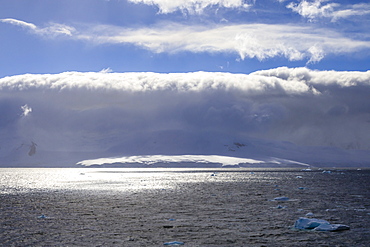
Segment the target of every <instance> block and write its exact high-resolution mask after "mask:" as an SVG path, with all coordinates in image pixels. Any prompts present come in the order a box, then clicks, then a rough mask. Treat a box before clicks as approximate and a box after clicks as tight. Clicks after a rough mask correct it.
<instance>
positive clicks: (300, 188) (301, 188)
mask: <svg viewBox="0 0 370 247" xmlns="http://www.w3.org/2000/svg"><path fill="white" fill-rule="evenodd" d="M298 189H299V190H305V189H306V188H305V187H299V188H298Z"/></svg>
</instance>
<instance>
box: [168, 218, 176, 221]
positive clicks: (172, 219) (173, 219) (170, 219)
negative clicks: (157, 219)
mask: <svg viewBox="0 0 370 247" xmlns="http://www.w3.org/2000/svg"><path fill="white" fill-rule="evenodd" d="M168 220H169V221H175V220H176V219H172V218H171V219H168Z"/></svg>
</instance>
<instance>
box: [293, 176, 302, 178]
mask: <svg viewBox="0 0 370 247" xmlns="http://www.w3.org/2000/svg"><path fill="white" fill-rule="evenodd" d="M295 178H303V177H302V176H296V177H295Z"/></svg>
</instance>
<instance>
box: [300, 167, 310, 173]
mask: <svg viewBox="0 0 370 247" xmlns="http://www.w3.org/2000/svg"><path fill="white" fill-rule="evenodd" d="M301 171H303V172H310V171H312V169H311V168H306V169H302V170H301Z"/></svg>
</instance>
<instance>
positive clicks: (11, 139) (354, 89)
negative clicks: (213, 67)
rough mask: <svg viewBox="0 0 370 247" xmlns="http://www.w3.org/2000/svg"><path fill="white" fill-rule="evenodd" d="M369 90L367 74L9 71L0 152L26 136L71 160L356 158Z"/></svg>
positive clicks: (1, 84) (3, 88) (365, 144)
mask: <svg viewBox="0 0 370 247" xmlns="http://www.w3.org/2000/svg"><path fill="white" fill-rule="evenodd" d="M369 95H370V71H367V72H339V71H313V70H309V69H307V68H295V69H292V68H286V67H281V68H277V69H271V70H265V71H257V72H254V73H251V74H230V73H210V72H194V73H170V74H159V73H149V72H148V73H109V72H107V71H106V70H104V71H102V72H88V73H81V72H65V73H60V74H40V75H37V74H24V75H18V76H10V77H4V78H1V79H0V115H1V116H2V117H1V119H0V134H1V136H2V139H1V143H0V147H1V149H0V156H1V157H2V162H10V163H12V162H14V160H17V158H14V157H18V156H16V154H15V153H16V150H17V147H19V146H21V145H22V144H23V146H27V145H28V146H29V145H31V143H32V142H34V143H35V144H37V147H38V152H37V153H36V154H35V155H33V156H32V158H34V159H36V158H37V157H41V156H42V155H43V152H45V151H48V152H49V153H50V152H67V153H68V154H66V155H65V156H63V157H59V158H58V160H61V161H62V160H63V159H67V158H68V157H74V156H73V154H76V153H79V156H78V157H79V159H78V160H76V162H77V161H80V160H86V159H90V158H92V157H95V158H97V157H112V156H116V157H118V156H120V157H123V156H124V157H127V156H142V155H186V154H188V155H221V156H234V157H241V158H251V159H255V160H260V158H261V157H267V156H268V157H277V158H282V159H289V160H295V161H299V162H303V163H307V162H306V161H312V159H317V160H316V161H315V162H318V161H320V160H323V157H326V161H328V162H329V161H331V162H333V160H335V161H336V162H339V163H340V162H347V163H348V162H351V161H353V160H356V159H357V160H358V159H359V160H360V161H358V162H362V161H363V160H367V161H368V160H369V158H370V157H369V156H370V152H369V149H370V125H369V122H370V112H369V109H370V100H369ZM25 106H27V107H25ZM28 106H32V113H31V112H30V109H31V108H30V107H28ZM22 107H23V108H22ZM26 112H27V117H22V113H23V115H25V113H26ZM262 140H264V141H262ZM286 141H289V142H293V143H295V144H298V145H303V146H302V147H300V148H298V146H295V145H294V144H291V143H287V142H286ZM236 142H240V143H242V144H244V145H236V144H235V143H236ZM233 143H234V144H233ZM310 146H311V147H310ZM312 146H320V147H321V148H319V149H315V150H313V149H312ZM325 146H326V147H327V148H323V147H325ZM328 147H330V148H328ZM338 148H340V149H338ZM341 149H343V150H365V151H361V152H365V154H367V156H366V155H365V158H363V157H364V156H363V155H359V154H358V153H356V154H354V153H351V154H348V155H347V156H343V153H340V152H339V151H338V150H341ZM307 150H308V151H307ZM318 150H319V151H318ZM333 150H334V151H335V150H337V151H338V152H339V153H340V155H339V154H338V153H336V152H337V151H335V152H334V151H333ZM27 152H28V150H27ZM86 152H89V153H90V155H87V156H84V155H83V154H84V153H86ZM313 152H314V155H313ZM91 154H93V155H91ZM26 158H27V159H29V156H28V155H26V156H25V158H24V159H26ZM361 160H362V161H361Z"/></svg>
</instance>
